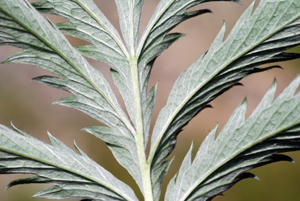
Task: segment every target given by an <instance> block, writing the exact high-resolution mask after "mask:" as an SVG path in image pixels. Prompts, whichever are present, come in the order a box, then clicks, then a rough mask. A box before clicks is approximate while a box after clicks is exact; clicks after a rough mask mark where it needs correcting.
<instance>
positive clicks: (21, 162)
mask: <svg viewBox="0 0 300 201" xmlns="http://www.w3.org/2000/svg"><path fill="white" fill-rule="evenodd" d="M16 130H17V129H16ZM19 132H20V131H19ZM48 136H49V140H50V142H51V143H52V145H53V146H51V145H48V144H46V143H44V142H41V141H39V140H37V139H35V138H33V137H31V136H29V135H27V134H25V133H23V132H22V133H21V134H20V133H18V132H16V131H13V130H11V129H9V128H7V127H5V126H2V125H0V174H35V175H36V176H33V177H29V178H25V179H19V180H15V181H13V182H11V183H10V184H9V185H8V186H7V188H9V187H11V186H14V185H18V184H28V183H47V184H54V186H52V187H49V188H47V189H44V190H42V191H41V192H39V193H37V194H36V195H34V197H45V198H50V199H58V198H60V199H62V198H80V199H87V200H103V199H105V200H116V201H117V200H118V201H119V200H124V201H125V200H126V201H129V200H131V201H137V200H138V199H137V198H136V196H135V195H134V192H133V191H132V190H131V188H130V187H128V186H127V185H126V184H124V183H123V182H121V181H120V180H118V179H117V178H115V177H114V176H113V175H112V174H111V173H110V172H108V171H106V170H105V169H104V168H103V167H101V166H99V165H98V164H97V163H95V162H94V161H93V160H91V159H90V158H89V157H87V156H86V155H85V154H84V153H83V152H82V151H80V150H79V149H78V148H77V147H76V148H77V149H78V150H79V151H80V153H81V155H79V154H77V153H75V152H74V151H72V150H71V149H70V148H68V147H67V146H65V145H64V144H63V143H62V142H60V141H59V140H58V139H56V138H54V137H53V136H52V135H50V134H48Z"/></svg>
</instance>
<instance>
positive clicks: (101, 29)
mask: <svg viewBox="0 0 300 201" xmlns="http://www.w3.org/2000/svg"><path fill="white" fill-rule="evenodd" d="M210 1H218V0H161V1H160V2H159V4H158V5H157V8H156V10H155V12H154V13H153V15H152V17H151V19H150V20H149V23H148V25H147V26H146V28H145V30H144V32H143V33H142V36H141V38H140V39H139V30H140V27H139V24H140V19H141V12H142V7H143V3H144V1H143V0H126V1H125V0H115V2H116V5H117V8H118V14H119V19H120V27H121V32H122V37H121V36H120V35H119V33H118V32H117V31H116V29H115V28H114V27H113V25H112V24H111V23H110V22H109V20H108V19H107V18H106V17H105V16H104V14H103V13H102V12H101V11H100V10H99V8H98V7H97V6H96V5H95V4H94V2H93V1H92V0H42V1H39V2H36V3H33V4H30V3H28V2H27V1H26V0H2V1H0V45H10V46H15V47H18V48H21V49H23V51H22V52H19V53H16V54H14V55H12V56H10V57H9V58H7V59H5V60H4V61H3V63H22V64H31V65H35V66H38V67H40V68H43V69H46V70H48V71H50V72H52V73H54V74H55V75H56V76H40V77H37V78H34V80H36V81H38V82H41V83H44V84H46V85H48V86H50V87H54V88H57V89H61V90H65V91H68V92H70V93H72V94H73V96H70V97H64V98H62V99H60V100H57V101H56V102H55V103H56V104H60V105H64V106H67V107H71V108H75V109H78V110H80V111H82V112H84V113H86V114H88V115H90V116H91V117H93V118H95V119H96V120H98V121H99V122H101V123H103V124H105V126H97V125H96V126H92V127H87V128H85V129H84V130H85V131H86V132H89V133H91V134H93V135H95V136H96V137H98V138H100V139H101V140H103V141H104V142H106V143H107V146H108V147H109V149H110V150H111V152H112V153H113V155H114V157H115V158H116V160H117V161H118V162H119V163H120V165H122V166H123V167H124V168H125V169H126V170H127V171H128V172H129V174H130V175H131V176H132V177H133V178H134V180H135V181H136V183H137V185H138V186H139V188H140V191H141V192H142V194H143V196H144V200H145V201H154V200H155V201H157V200H159V199H160V198H161V197H162V196H161V184H162V181H163V179H164V177H165V175H166V173H167V171H168V168H169V166H170V165H171V162H172V160H167V157H168V156H169V155H170V153H171V152H172V151H173V149H174V147H175V144H176V137H177V135H178V134H179V133H180V131H181V130H182V128H183V127H184V126H185V125H187V124H188V122H189V121H190V120H191V119H192V118H193V117H194V116H196V115H197V114H198V113H199V112H200V111H201V110H203V109H204V108H206V107H209V102H210V101H212V100H213V99H215V98H216V97H218V96H219V95H220V94H222V93H224V92H225V91H226V90H228V89H229V88H231V87H233V86H235V85H237V84H239V80H241V79H242V78H244V77H246V76H248V75H250V74H253V73H257V72H261V71H265V70H269V69H271V68H275V67H278V66H276V65H275V66H271V67H267V68H259V66H260V65H262V64H269V63H273V62H278V61H286V60H292V59H297V58H299V57H300V54H297V53H287V52H285V51H286V50H288V49H290V48H292V47H295V46H298V45H299V44H300V37H299V36H300V2H299V1H298V0H284V1H282V0H261V2H260V3H259V5H258V7H257V8H256V9H255V11H253V10H254V5H255V2H253V3H252V4H251V5H250V7H249V8H248V9H247V10H246V11H245V12H244V13H243V15H242V16H241V17H240V19H239V20H238V21H237V23H236V25H235V26H234V28H233V29H232V30H231V32H230V34H229V35H228V36H227V38H226V40H224V35H225V31H226V25H225V24H224V25H223V27H222V28H221V30H220V32H219V34H218V36H217V37H216V39H215V40H214V42H213V44H212V45H211V47H210V48H209V49H208V50H207V52H205V53H203V54H202V55H201V56H200V57H199V58H198V59H197V60H196V61H195V62H194V63H193V64H192V65H191V66H190V67H189V68H188V69H187V71H186V72H184V73H182V74H181V75H180V77H179V78H178V79H177V81H176V82H175V84H174V86H173V88H172V90H171V93H170V95H169V98H168V101H167V104H166V105H165V107H163V108H162V110H161V111H160V113H159V116H158V118H157V120H156V123H155V126H154V129H153V133H152V137H151V140H149V143H150V153H149V155H148V156H146V152H145V150H146V146H147V145H148V138H149V136H150V135H149V129H150V121H151V116H152V111H153V107H154V103H155V95H156V88H157V86H153V87H152V88H151V89H150V90H149V92H148V91H147V90H148V80H149V77H150V73H151V70H152V67H153V64H154V62H155V59H156V58H157V57H158V56H159V55H160V54H161V53H162V52H163V51H164V50H166V49H167V48H168V47H169V46H170V45H172V44H173V43H174V42H176V41H177V40H179V39H180V38H181V37H182V36H183V34H181V33H169V31H170V30H172V29H173V28H174V27H175V26H177V25H178V24H180V23H181V22H183V21H184V20H187V19H189V18H192V17H195V16H199V15H201V14H205V13H207V12H210V11H209V10H207V9H201V10H195V11H187V10H188V9H189V8H192V7H193V6H195V5H198V4H201V3H205V2H210ZM227 1H232V2H238V0H227ZM40 13H45V14H52V15H58V16H61V17H63V18H66V19H68V20H69V21H68V22H64V23H59V24H53V23H52V22H51V21H50V20H48V19H47V18H44V17H43V16H42V15H41V14H40ZM64 34H66V35H71V36H74V37H77V38H80V39H83V40H85V41H88V42H89V43H90V45H84V46H78V47H72V46H71V45H70V43H69V42H68V40H67V39H66V37H65V35H64ZM122 38H123V39H124V42H123V40H122ZM84 56H86V57H89V58H93V59H96V60H99V61H102V62H105V63H107V64H109V65H110V66H111V76H112V78H113V81H114V83H115V85H116V86H117V87H118V89H119V91H120V93H121V95H122V97H123V100H124V103H125V107H126V111H127V113H128V115H127V114H126V113H125V112H124V110H123V109H122V108H121V106H120V104H119V103H118V101H117V99H116V97H115V95H114V93H113V91H112V89H111V87H110V85H109V84H108V82H107V81H106V79H105V78H104V76H103V75H102V74H101V72H99V71H98V70H96V69H95V68H94V67H93V66H91V65H90V64H89V63H88V62H87V60H86V59H85V58H84ZM299 84H300V77H299V76H298V77H297V78H296V79H295V80H294V81H293V82H292V83H291V84H290V85H289V86H288V87H287V88H286V89H285V90H284V91H283V92H282V93H281V95H280V96H279V97H278V98H277V99H276V100H274V101H273V99H274V94H275V91H276V82H274V83H273V85H272V86H271V88H270V90H269V91H268V92H267V93H266V95H265V96H264V98H263V100H262V101H261V103H260V104H259V106H258V107H257V108H256V110H255V111H254V112H253V113H252V115H251V116H250V117H249V118H248V119H247V120H245V112H246V106H247V103H246V101H244V102H243V103H242V104H241V105H240V106H239V107H238V108H237V109H236V111H235V112H234V113H233V114H232V116H231V117H230V119H229V120H228V122H227V124H226V125H225V127H224V128H223V129H222V131H221V132H220V133H219V135H218V137H217V138H216V132H217V128H218V126H216V128H215V129H214V130H212V131H211V132H210V133H209V134H208V136H207V137H206V139H205V140H204V142H203V143H202V145H201V147H200V148H199V150H198V151H197V154H196V156H195V158H194V160H193V161H192V158H191V154H192V150H193V145H192V146H191V149H190V150H189V151H188V153H187V155H186V157H185V158H184V160H183V162H182V165H181V167H180V169H179V172H178V173H177V175H175V176H174V178H173V179H172V180H171V181H170V182H169V184H168V188H167V192H166V194H165V197H164V199H165V200H168V201H175V200H178V201H179V200H180V201H195V200H198V201H200V200H201V201H209V200H212V199H213V198H214V197H215V196H217V195H219V194H221V193H223V192H224V191H226V190H227V189H228V188H230V187H231V186H233V185H234V184H235V183H237V182H238V181H240V180H242V179H245V178H250V177H255V176H254V175H253V174H251V173H248V172H247V171H248V170H250V169H253V168H255V167H259V166H262V165H266V164H269V163H272V162H276V161H292V159H291V158H289V157H287V156H285V155H281V154H279V153H282V152H287V151H296V150H299V149H300V144H299V138H300V130H299V129H300V118H299V114H300V96H299V94H295V91H296V89H297V88H298V86H299ZM13 128H14V130H12V129H10V128H7V127H5V126H0V173H1V174H11V173H30V174H35V175H36V176H33V177H29V178H25V179H19V180H15V181H12V182H11V183H10V184H9V185H8V187H11V186H14V185H17V184H27V183H50V184H54V186H52V187H50V188H47V189H45V190H43V191H41V192H39V193H37V194H36V195H35V196H36V197H46V198H54V199H60V198H78V199H81V200H85V201H88V200H90V201H92V200H95V201H96V200H127V201H131V200H138V199H137V197H136V195H135V194H134V192H133V191H132V190H131V188H130V187H129V186H128V185H126V184H125V183H123V182H122V181H120V180H118V179H117V178H116V177H114V176H113V175H112V174H111V173H110V172H109V171H107V170H105V169H104V168H103V167H101V166H100V165H98V164H97V163H95V162H94V161H93V160H91V159H90V158H89V157H88V156H87V155H86V154H84V152H83V151H81V150H80V149H79V148H78V147H77V146H76V145H75V147H76V148H77V150H78V152H79V154H78V153H75V152H73V151H72V150H71V149H69V148H68V147H67V146H65V145H64V144H63V143H62V142H60V141H59V140H58V139H56V138H54V137H53V136H52V135H50V134H49V135H48V136H49V140H50V142H51V144H52V145H49V144H46V143H44V142H41V141H39V140H37V139H35V138H33V137H31V136H29V135H28V134H26V133H24V132H22V131H20V130H18V129H17V128H15V127H14V126H13ZM215 138H216V139H215Z"/></svg>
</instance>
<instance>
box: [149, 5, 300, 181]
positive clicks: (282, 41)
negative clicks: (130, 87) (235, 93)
mask: <svg viewBox="0 0 300 201" xmlns="http://www.w3.org/2000/svg"><path fill="white" fill-rule="evenodd" d="M253 8H254V2H253V4H252V5H251V6H250V7H249V8H248V9H247V10H246V11H245V12H244V14H243V15H242V16H241V18H240V19H239V20H238V22H237V23H236V25H235V26H234V28H233V29H232V31H231V33H230V34H229V35H228V37H227V39H226V40H225V41H224V42H223V39H224V35H225V25H224V26H223V27H222V29H221V31H220V33H219V34H218V36H217V38H216V39H215V41H214V43H213V44H212V46H211V47H210V49H209V50H208V52H207V53H205V54H203V55H202V56H201V57H199V59H198V60H197V61H195V62H194V64H192V66H190V67H189V69H188V70H187V71H186V72H185V73H183V74H181V75H180V77H179V78H178V80H177V81H176V83H175V84H174V86H173V88H172V90H171V93H170V96H169V98H168V102H167V105H166V106H165V107H164V108H163V109H162V110H161V111H160V114H159V116H158V119H157V122H156V124H155V127H154V130H153V135H152V139H151V150H150V156H149V159H148V161H149V162H150V163H151V164H152V169H155V170H157V169H160V170H161V171H163V170H164V167H165V165H164V163H166V162H167V161H166V160H165V159H166V157H167V156H168V155H169V154H170V153H171V152H172V150H173V149H174V146H175V143H176V137H177V135H178V133H179V132H180V131H181V129H182V127H183V126H185V125H186V124H187V123H188V122H189V121H190V120H191V119H192V118H193V117H194V116H195V115H197V114H198V113H199V111H201V110H202V109H204V108H205V107H207V106H208V105H207V104H208V103H209V102H210V101H211V100H213V99H214V98H216V97H217V96H218V95H220V94H221V93H223V92H224V91H226V90H228V89H229V88H230V87H232V86H234V85H236V84H238V81H239V80H240V79H242V78H243V77H246V76H247V75H249V74H252V73H255V72H260V71H264V70H268V69H270V68H273V67H278V66H273V67H270V68H265V69H259V68H256V67H257V66H259V65H261V64H267V63H271V62H274V61H285V60H291V59H296V58H299V54H295V53H285V52H284V51H285V50H287V49H289V48H292V47H295V46H297V45H299V44H300V39H299V31H300V27H299V20H300V19H299V17H300V2H299V1H296V0H287V1H279V0H278V1H276V0H275V1H274V0H265V1H261V2H260V4H259V6H258V7H257V9H256V10H255V12H254V13H253V15H252V12H253ZM270 11H272V12H270ZM291 30H293V31H291ZM164 171H165V170H164ZM153 175H154V174H153Z"/></svg>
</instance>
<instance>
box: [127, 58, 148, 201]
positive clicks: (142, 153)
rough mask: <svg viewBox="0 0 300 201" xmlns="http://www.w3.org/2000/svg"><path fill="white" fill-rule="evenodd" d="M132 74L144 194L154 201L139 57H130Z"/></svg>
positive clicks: (137, 140)
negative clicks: (147, 154)
mask: <svg viewBox="0 0 300 201" xmlns="http://www.w3.org/2000/svg"><path fill="white" fill-rule="evenodd" d="M130 66H131V74H132V80H133V90H134V104H135V106H136V127H137V128H136V136H135V139H136V146H137V152H138V157H139V164H140V168H141V175H142V183H143V189H142V191H143V194H144V198H145V199H144V200H145V201H153V195H152V184H151V175H150V164H148V163H147V160H146V153H145V147H144V135H143V132H144V129H143V119H142V118H143V117H142V108H141V98H140V91H139V78H138V72H137V57H131V58H130Z"/></svg>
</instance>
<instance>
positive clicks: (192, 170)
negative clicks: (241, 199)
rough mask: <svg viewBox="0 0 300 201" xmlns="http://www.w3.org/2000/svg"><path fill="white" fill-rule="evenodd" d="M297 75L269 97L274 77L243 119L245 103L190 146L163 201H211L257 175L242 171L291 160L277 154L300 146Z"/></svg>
mask: <svg viewBox="0 0 300 201" xmlns="http://www.w3.org/2000/svg"><path fill="white" fill-rule="evenodd" d="M299 84H300V76H298V77H297V78H296V79H295V80H294V81H293V82H292V83H291V84H290V85H289V86H288V87H287V88H286V89H285V90H284V91H283V92H282V93H281V94H280V95H279V97H278V98H277V99H276V100H275V101H274V102H273V99H274V96H275V92H276V82H274V83H273V85H272V87H271V88H270V89H269V91H268V92H267V93H266V94H265V96H264V98H263V100H262V101H261V102H260V104H259V105H258V107H257V108H256V109H255V110H254V112H253V113H252V115H251V116H250V117H249V118H248V119H247V120H246V121H245V114H246V106H247V102H246V101H243V103H242V104H241V105H240V106H239V107H238V108H237V109H236V110H235V112H234V113H233V114H232V116H231V117H230V119H229V120H228V122H227V123H226V125H225V126H224V128H223V129H222V131H221V132H220V133H219V135H218V137H217V139H216V140H215V136H216V132H217V127H216V128H215V129H214V130H212V131H211V132H210V134H209V135H208V136H207V137H206V138H205V140H204V141H203V143H202V145H201V147H200V148H199V150H198V152H197V154H196V156H195V159H194V161H193V162H192V161H191V153H192V149H190V151H189V152H188V154H187V155H186V157H185V159H184V161H183V162H182V165H181V167H180V170H179V173H178V175H177V176H175V177H174V178H173V179H172V180H171V181H170V183H169V185H168V189H167V193H166V200H167V201H171V200H172V201H174V200H176V201H179V200H181V201H183V200H186V201H188V200H189V201H192V200H203V201H205V200H207V201H208V200H211V199H212V198H214V197H215V196H217V195H219V194H221V193H222V192H224V191H226V190H227V189H228V188H230V187H231V186H233V185H234V184H235V183H236V182H238V181H240V180H242V179H245V178H255V177H256V176H255V175H253V174H251V173H248V172H246V171H248V170H250V169H253V168H255V167H259V166H262V165H266V164H269V163H272V162H277V161H291V162H292V161H293V160H292V159H291V158H290V157H288V156H285V155H280V154H278V153H281V152H288V151H296V150H299V149H300V145H299V139H300V118H299V115H298V112H299V110H300V94H299V93H298V94H296V95H294V93H295V91H296V90H297V88H298V87H299Z"/></svg>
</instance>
